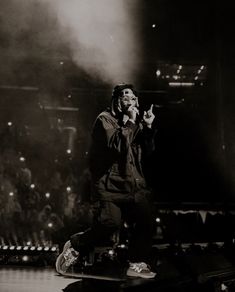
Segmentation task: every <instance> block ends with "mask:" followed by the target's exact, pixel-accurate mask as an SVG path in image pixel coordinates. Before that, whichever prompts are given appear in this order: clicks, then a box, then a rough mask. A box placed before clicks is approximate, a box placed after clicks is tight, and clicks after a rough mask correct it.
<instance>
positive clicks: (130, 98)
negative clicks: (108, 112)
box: [119, 88, 138, 112]
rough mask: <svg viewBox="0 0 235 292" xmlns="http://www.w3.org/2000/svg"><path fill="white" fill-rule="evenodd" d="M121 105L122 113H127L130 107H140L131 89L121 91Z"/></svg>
mask: <svg viewBox="0 0 235 292" xmlns="http://www.w3.org/2000/svg"><path fill="white" fill-rule="evenodd" d="M119 105H120V109H121V111H122V112H126V111H127V109H128V108H129V107H138V97H137V96H135V94H134V92H133V91H132V90H131V89H130V88H125V89H123V90H122V91H121V95H120V97H119Z"/></svg>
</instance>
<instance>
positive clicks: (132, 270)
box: [126, 263, 156, 279]
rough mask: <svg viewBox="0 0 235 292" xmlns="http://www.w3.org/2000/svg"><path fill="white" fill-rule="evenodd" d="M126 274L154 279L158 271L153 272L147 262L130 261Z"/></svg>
mask: <svg viewBox="0 0 235 292" xmlns="http://www.w3.org/2000/svg"><path fill="white" fill-rule="evenodd" d="M126 274H127V276H130V277H141V278H145V279H152V278H154V277H155V276H156V273H154V272H152V271H151V270H150V268H149V267H148V265H147V264H146V263H130V266H129V268H128V270H127V273H126Z"/></svg>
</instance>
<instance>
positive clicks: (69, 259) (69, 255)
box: [64, 248, 77, 267]
mask: <svg viewBox="0 0 235 292" xmlns="http://www.w3.org/2000/svg"><path fill="white" fill-rule="evenodd" d="M73 253H74V254H75V255H73ZM64 258H65V265H66V266H67V267H69V266H71V265H72V264H73V263H74V262H75V261H76V259H77V256H76V251H75V250H74V249H72V248H68V249H67V250H66V252H65V253H64Z"/></svg>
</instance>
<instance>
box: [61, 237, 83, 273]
mask: <svg viewBox="0 0 235 292" xmlns="http://www.w3.org/2000/svg"><path fill="white" fill-rule="evenodd" d="M78 257H79V252H77V251H76V250H75V249H74V248H72V245H71V242H70V241H67V242H66V243H65V245H64V248H63V251H62V253H61V254H60V255H59V256H58V257H57V259H56V263H55V267H56V271H57V273H59V274H61V275H63V274H65V273H66V272H67V270H68V269H69V267H71V266H72V265H73V264H75V262H76V261H77V259H78Z"/></svg>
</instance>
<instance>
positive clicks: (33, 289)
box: [0, 266, 78, 292]
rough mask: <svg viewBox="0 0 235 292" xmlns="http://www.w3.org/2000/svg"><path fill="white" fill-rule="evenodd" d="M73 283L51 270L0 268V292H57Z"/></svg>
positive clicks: (73, 280) (18, 267)
mask: <svg viewBox="0 0 235 292" xmlns="http://www.w3.org/2000/svg"><path fill="white" fill-rule="evenodd" d="M74 282H78V279H72V278H64V277H61V276H59V275H58V274H57V273H56V271H55V269H53V268H45V267H43V268H42V267H40V268H37V267H21V266H14V267H13V266H0V292H39V291H40V292H58V291H64V289H65V288H66V287H67V286H68V285H70V284H71V283H74Z"/></svg>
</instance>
